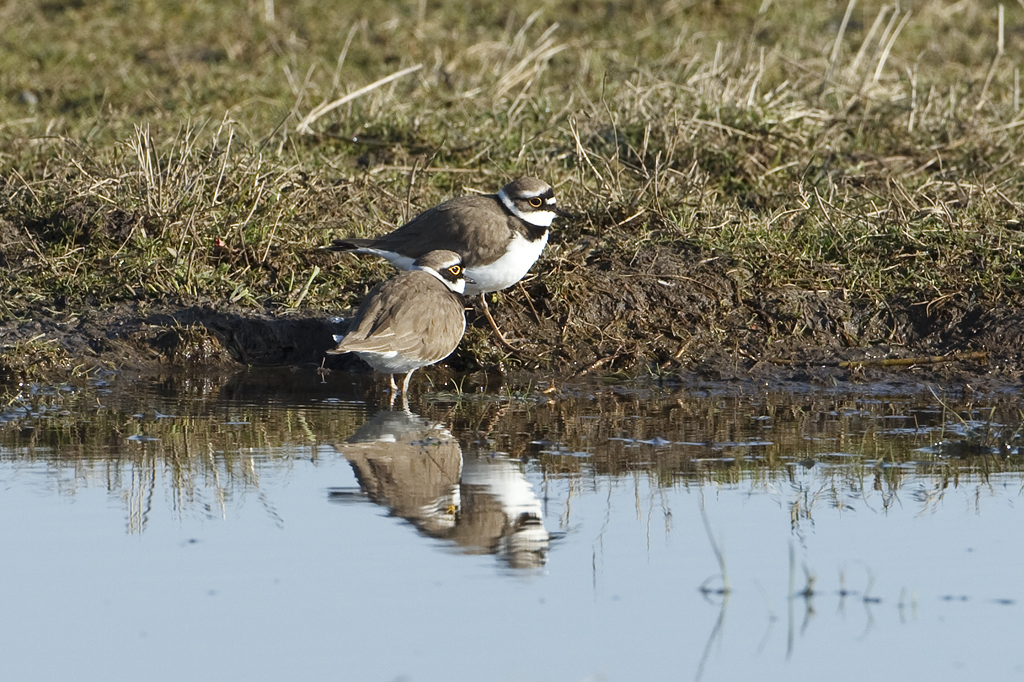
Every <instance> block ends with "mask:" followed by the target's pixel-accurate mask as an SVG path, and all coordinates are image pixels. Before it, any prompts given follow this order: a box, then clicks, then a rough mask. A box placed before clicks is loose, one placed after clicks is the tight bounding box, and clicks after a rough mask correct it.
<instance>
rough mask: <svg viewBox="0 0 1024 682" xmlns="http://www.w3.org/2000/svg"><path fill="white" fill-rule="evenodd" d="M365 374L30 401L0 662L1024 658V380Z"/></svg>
mask: <svg viewBox="0 0 1024 682" xmlns="http://www.w3.org/2000/svg"><path fill="white" fill-rule="evenodd" d="M354 381H355V380H354V379H353V377H351V376H348V375H344V374H338V373H335V374H331V375H327V376H325V377H321V376H319V375H317V374H316V373H315V372H312V371H309V372H307V371H304V370H300V371H290V372H288V371H285V372H268V371H266V370H261V371H254V372H251V373H242V374H239V375H235V376H231V377H226V378H205V379H203V378H200V379H186V378H169V379H164V380H160V381H158V380H146V381H142V380H140V381H137V382H126V381H120V382H117V383H112V384H109V385H99V386H89V387H85V388H83V389H77V390H42V389H38V390H36V391H35V392H34V393H33V392H32V391H26V392H25V393H23V394H22V395H21V396H18V397H16V398H15V399H13V400H12V401H11V402H10V404H9V405H8V406H7V407H6V408H5V410H4V411H2V413H0V489H2V493H0V519H2V523H0V578H2V579H0V604H2V605H3V607H2V608H3V613H4V617H3V618H2V619H0V661H2V662H0V669H2V670H3V679H9V680H50V679H59V678H64V679H75V680H126V679H146V680H181V679H191V680H214V679H219V680H223V679H246V680H281V679H298V680H305V679H345V680H409V681H419V680H500V681H506V680H508V681H512V680H638V679H643V680H678V679H682V680H696V679H701V680H735V679H740V678H741V677H745V678H752V677H754V676H756V677H757V678H758V679H764V680H776V679H786V680H789V679H808V678H810V677H812V676H814V677H824V678H826V679H834V680H861V679H900V678H902V679H968V678H970V679H1000V680H1001V679H1020V678H1022V677H1024V650H1022V649H1021V647H1020V646H1019V641H1020V633H1021V631H1022V625H1024V612H1022V601H1021V600H1022V599H1024V587H1022V583H1021V581H1020V577H1019V572H1020V566H1021V565H1022V564H1024V546H1022V544H1024V543H1022V540H1021V536H1020V532H1019V528H1020V523H1021V514H1020V512H1019V510H1018V507H1019V506H1020V505H1021V496H1022V490H1024V477H1022V473H1021V472H1022V467H1021V462H1022V460H1024V451H1020V450H1019V448H1020V446H1019V444H1018V441H1014V440H1013V432H1014V430H1015V428H1016V426H1019V421H1020V412H1019V410H1020V408H1021V399H1020V397H1019V396H1002V397H999V398H993V399H990V400H988V401H976V402H975V403H973V404H964V403H951V402H948V401H947V402H946V404H945V405H943V404H940V403H939V401H938V400H937V399H936V398H935V397H933V396H931V395H927V396H875V395H871V394H865V395H861V396H844V395H831V394H826V393H791V394H773V395H767V394H766V395H750V394H743V393H736V394H731V393H729V392H727V391H724V390H723V391H704V392H699V393H694V392H686V391H672V392H670V391H665V392H658V391H654V390H639V389H628V388H622V387H603V388H602V387H600V386H592V387H585V388H576V389H573V390H554V391H547V389H546V386H545V385H543V384H542V385H539V386H536V387H534V388H532V389H530V390H528V391H523V392H522V393H516V392H510V391H505V392H501V393H498V394H490V395H471V396H461V397H460V396H455V395H445V394H433V395H429V396H427V397H425V398H423V399H421V400H414V401H413V403H412V405H411V407H412V409H413V410H414V411H415V413H414V414H406V413H403V412H400V411H399V412H382V411H379V410H378V408H377V407H376V405H378V404H382V403H383V400H382V396H377V394H372V398H371V399H370V400H369V402H367V397H366V396H367V394H366V391H367V388H368V387H367V386H366V385H364V384H362V383H358V382H357V383H354ZM1014 420H1016V424H1015V423H1014ZM943 441H944V442H946V443H947V445H945V446H939V447H937V446H935V444H936V443H939V442H943ZM967 442H970V443H972V445H969V446H965V445H963V443H967ZM950 444H959V445H950ZM719 556H720V557H721V561H722V562H723V563H722V564H720V563H719V558H718V557H719ZM723 565H724V571H723V568H722V567H723ZM726 588H728V589H726Z"/></svg>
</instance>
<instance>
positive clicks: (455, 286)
mask: <svg viewBox="0 0 1024 682" xmlns="http://www.w3.org/2000/svg"><path fill="white" fill-rule="evenodd" d="M412 269H413V270H422V271H423V272H429V273H430V274H431V275H433V276H434V277H436V278H437V279H438V280H439V281H440V282H441V284H443V285H445V286H446V287H448V288H449V289H451V290H452V291H454V292H455V293H457V294H464V293H466V280H465V278H462V277H460V278H459V279H457V280H456V281H454V282H452V281H449V280H447V279H445V278H444V277H442V276H441V274H440V273H439V272H438V271H437V270H435V269H434V268H430V267H424V266H422V265H417V266H415V267H413V268H412Z"/></svg>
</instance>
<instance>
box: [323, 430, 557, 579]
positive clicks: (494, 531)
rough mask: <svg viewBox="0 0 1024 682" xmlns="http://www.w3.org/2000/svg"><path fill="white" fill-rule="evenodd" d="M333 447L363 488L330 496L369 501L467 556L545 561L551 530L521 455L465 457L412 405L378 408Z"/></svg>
mask: <svg viewBox="0 0 1024 682" xmlns="http://www.w3.org/2000/svg"><path fill="white" fill-rule="evenodd" d="M335 448H336V449H337V450H338V452H340V453H341V454H342V455H343V456H344V457H345V458H346V459H347V460H348V461H349V463H350V464H351V465H352V469H353V471H354V472H355V476H356V480H357V481H358V482H359V490H358V491H356V490H349V489H343V488H335V489H332V490H331V491H330V499H331V500H332V501H335V502H344V501H349V500H354V499H365V498H369V499H370V500H371V501H372V502H374V503H376V504H379V505H382V506H385V507H387V508H388V509H389V510H390V511H391V513H392V515H394V516H398V517H400V518H403V519H406V520H407V521H409V522H410V523H412V524H413V525H414V526H415V527H416V528H417V529H418V530H419V531H420V532H422V533H423V534H425V535H428V536H430V537H434V538H438V539H443V540H447V541H450V542H452V543H454V544H455V546H457V547H458V548H459V549H461V550H462V551H464V552H466V553H469V554H496V555H497V556H498V557H499V559H501V560H502V561H503V562H504V563H506V564H507V565H509V566H510V567H512V568H538V567H540V566H543V565H544V563H545V562H546V560H547V552H548V546H549V543H550V540H551V535H550V534H549V533H548V532H547V530H546V529H545V528H544V517H543V511H542V508H541V503H540V500H539V499H538V498H537V496H536V494H534V491H533V487H532V486H531V485H530V483H529V481H527V480H526V477H525V476H524V475H523V472H522V471H521V470H520V468H519V463H518V461H517V460H510V459H509V458H508V457H505V456H494V455H491V456H469V457H466V458H463V454H462V447H461V446H460V445H459V441H458V440H457V439H456V438H455V437H454V436H453V435H452V434H451V432H450V431H449V430H448V428H447V427H445V426H444V425H443V424H438V423H435V422H431V421H430V420H428V419H425V418H423V417H421V416H419V415H417V414H414V413H413V412H410V411H408V410H382V411H380V412H378V413H376V414H375V415H373V417H371V418H370V420H369V421H367V422H366V423H365V424H364V425H363V426H362V427H360V428H359V430H358V431H356V432H355V434H353V435H352V437H351V438H349V439H348V440H347V441H346V442H345V443H341V444H337V445H335Z"/></svg>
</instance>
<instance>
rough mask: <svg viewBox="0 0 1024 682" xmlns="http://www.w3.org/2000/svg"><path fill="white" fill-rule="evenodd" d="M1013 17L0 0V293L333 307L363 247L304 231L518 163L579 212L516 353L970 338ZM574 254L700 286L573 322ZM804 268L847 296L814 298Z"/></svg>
mask: <svg viewBox="0 0 1024 682" xmlns="http://www.w3.org/2000/svg"><path fill="white" fill-rule="evenodd" d="M1001 12H1002V13H1001ZM1000 17H1002V18H1000ZM1022 26H1024V9H1022V7H1021V6H1020V5H1018V4H1006V5H1005V6H1004V7H1003V10H1002V11H1001V10H999V9H998V8H989V7H984V8H981V7H979V6H976V5H975V4H974V3H957V4H952V5H950V4H948V3H940V2H916V3H910V4H901V5H890V4H881V3H878V2H867V1H863V0H862V1H860V2H856V3H851V4H849V5H847V4H845V3H820V2H810V1H806V2H805V1H800V2H797V3H786V4H785V5H783V4H782V3H773V2H771V1H770V0H766V1H765V2H763V3H761V4H760V6H758V3H747V2H738V1H733V2H730V1H728V0H727V1H725V2H693V3H683V2H669V3H654V2H650V3H649V2H642V1H638V2H591V1H588V0H583V1H576V2H561V1H557V0H555V1H551V2H543V3H541V2H531V3H525V4H523V3H520V4H517V5H516V7H515V8H514V9H513V8H510V7H509V6H508V5H507V4H500V3H492V2H488V1H487V0H484V1H482V2H473V3H468V2H467V3H437V2H427V1H425V0H422V1H421V2H419V3H413V2H406V3H396V2H364V3H351V4H350V6H343V7H331V6H324V5H323V3H312V2H306V1H305V0H298V1H296V2H293V3H288V4H285V3H274V2H272V1H270V0H268V1H267V2H254V1H250V2H247V3H246V2H233V3H213V2H168V3H157V2H148V3H125V2H114V1H110V2H95V3H83V2H74V1H71V2H61V1H59V0H57V1H48V2H28V3H7V4H5V5H3V6H2V7H0V44H2V48H0V316H2V317H3V318H4V319H5V320H6V321H7V322H9V323H10V322H17V321H26V320H30V319H32V317H33V316H34V315H36V316H37V315H40V314H45V315H51V316H55V317H59V318H63V319H67V318H69V317H74V316H75V315H76V314H78V312H79V311H81V310H82V309H85V308H98V309H103V308H104V307H107V306H112V305H117V304H125V303H131V304H133V305H137V306H138V307H139V310H140V313H139V314H143V313H144V311H145V309H146V308H147V306H150V305H156V304H167V303H168V302H171V303H190V302H196V301H199V302H207V303H210V304H211V305H213V306H215V307H216V306H226V305H232V304H233V305H235V306H241V307H242V308H245V309H251V310H253V311H260V312H262V313H270V314H273V315H275V316H281V315H285V314H287V313H289V311H299V312H302V311H305V313H307V314H324V315H326V314H334V313H337V312H340V311H343V310H344V309H345V308H347V307H348V306H350V305H352V304H354V303H356V302H357V301H358V300H359V299H360V298H361V296H362V295H363V294H364V293H365V291H366V290H367V288H368V287H369V286H370V285H372V284H373V283H374V282H376V281H378V280H379V279H381V278H383V277H385V276H387V274H388V272H389V268H388V267H387V266H386V265H384V264H382V263H380V262H374V261H372V260H361V261H360V260H355V259H352V258H348V257H327V256H320V255H317V254H315V252H314V249H315V248H316V247H317V246H319V245H322V244H325V243H327V242H328V241H329V240H330V238H331V237H333V236H342V235H351V234H356V235H362V234H370V233H379V232H381V231H384V230H386V229H388V228H389V227H391V226H393V225H397V224H400V223H401V222H402V221H403V220H405V219H406V218H408V217H410V216H411V215H413V214H414V213H415V212H417V211H418V210H421V209H423V208H426V207H428V206H431V205H433V204H435V203H438V202H439V201H441V200H443V199H445V198H448V197H450V196H453V195H457V194H463V193H465V192H467V191H476V190H479V191H494V190H495V189H496V188H497V187H499V186H500V185H501V184H503V182H504V181H505V179H506V178H508V177H510V176H516V175H520V174H525V173H529V174H533V175H537V176H539V177H542V178H545V179H547V180H548V181H550V182H551V183H552V184H554V185H556V187H557V190H558V192H559V197H560V200H561V201H562V203H563V204H568V205H569V206H570V207H571V208H573V209H574V210H575V211H576V213H577V214H578V219H577V220H574V221H570V222H568V223H563V224H562V227H561V230H560V232H559V233H557V234H556V235H555V236H554V237H553V240H552V246H551V247H550V248H549V250H548V252H547V253H546V256H545V258H544V259H542V261H541V263H539V264H538V266H536V267H535V269H534V271H535V272H536V273H540V277H541V278H542V279H538V280H535V281H534V282H533V283H527V285H526V286H524V287H523V288H513V289H511V290H509V291H508V292H506V293H504V294H502V295H501V296H500V298H502V299H503V301H502V303H503V304H504V305H502V306H501V309H502V310H504V311H505V314H506V316H507V317H506V318H505V319H506V321H507V322H508V323H509V324H512V325H513V326H515V327H516V328H515V331H518V332H520V334H523V335H525V334H528V333H529V329H528V324H534V325H538V326H539V327H541V328H543V327H544V324H543V323H544V322H546V321H547V322H550V325H549V326H551V327H552V329H553V330H554V331H552V332H551V333H552V334H553V335H554V336H552V337H551V338H552V341H551V342H550V343H549V346H551V347H554V346H556V345H557V346H559V347H561V348H563V350H561V351H559V352H553V351H551V350H550V348H548V349H547V350H545V349H541V350H540V351H538V353H537V357H538V359H539V362H540V364H544V363H549V364H550V363H556V364H557V362H558V361H561V362H563V363H564V364H566V365H571V366H577V367H579V366H589V364H592V363H593V362H600V361H601V359H602V358H612V359H613V360H616V359H617V358H619V356H622V357H623V358H625V359H626V361H635V360H637V359H639V358H641V357H642V356H644V355H645V354H646V355H651V356H653V357H654V360H656V361H657V362H658V363H659V364H661V365H663V364H664V362H665V360H666V359H668V358H675V359H676V360H680V361H684V360H686V359H696V360H699V359H700V357H701V355H700V352H699V351H698V350H697V346H701V347H706V346H707V344H708V343H710V342H714V341H717V342H719V343H721V344H723V345H725V346H728V345H729V343H728V342H729V338H726V337H732V336H733V335H732V334H731V332H730V331H729V330H730V329H731V328H732V327H736V326H740V327H743V328H744V329H747V330H755V331H757V332H758V333H759V334H760V336H761V345H760V346H759V348H758V349H756V350H755V351H748V353H750V354H753V355H757V354H758V353H761V352H765V349H767V348H770V347H771V344H772V342H773V341H774V340H775V339H777V338H778V337H779V336H782V335H787V336H794V335H795V336H798V337H799V336H804V337H806V342H807V343H809V344H810V343H816V344H822V343H824V341H825V339H826V338H827V337H830V336H831V337H833V338H835V339H837V342H838V343H841V344H843V345H860V346H863V345H870V344H875V343H882V342H886V343H897V344H899V343H910V342H912V341H913V340H914V339H913V338H912V337H913V336H914V334H918V335H919V336H920V337H921V338H924V337H925V336H928V335H929V334H933V335H934V334H939V333H941V334H946V335H947V336H950V334H952V335H953V336H956V338H957V339H959V340H958V341H957V343H958V344H959V345H960V346H964V345H969V343H968V341H969V339H970V333H971V332H970V329H969V328H960V327H957V329H956V334H953V332H951V331H950V329H951V328H952V327H951V325H955V324H959V323H960V322H961V321H962V320H964V319H965V318H970V317H971V316H972V315H974V316H978V315H983V314H987V313H988V312H990V311H993V310H997V309H1001V310H1007V309H1011V310H1020V308H1021V301H1022V298H1024V281H1022V278H1024V264H1022V256H1021V253H1022V251H1021V250H1022V248H1024V232H1022V226H1021V223H1020V217H1021V216H1020V207H1021V202H1020V196H1021V191H1020V190H1021V183H1022V180H1024V175H1022V174H1021V172H1020V166H1021V162H1022V161H1024V154H1022V148H1021V140H1020V138H1021V131H1022V130H1024V129H1022V127H1021V126H1022V120H1021V112H1020V105H1021V96H1020V85H1019V82H1020V78H1019V61H1020V59H1019V55H1020V54H1021V49H1022V47H1024V31H1022ZM403 72H404V73H403ZM391 76H397V77H395V78H394V79H393V80H390V81H388V82H385V83H383V84H379V85H376V86H375V87H372V88H370V89H368V90H367V91H365V92H363V93H362V94H359V95H357V96H354V97H351V98H350V99H349V100H348V101H347V102H345V103H343V104H340V105H338V106H336V107H333V108H330V107H329V106H324V105H331V104H332V103H336V102H337V101H338V100H339V99H340V98H343V97H345V96H346V95H351V94H354V93H357V91H359V90H360V89H361V88H364V87H366V86H370V85H373V84H375V83H378V82H379V81H380V80H381V79H386V78H388V77H391ZM654 252H658V253H665V254H668V255H671V256H679V255H680V254H682V256H683V257H685V260H686V262H687V263H689V264H690V265H692V267H695V268H698V270H694V271H692V272H691V271H689V270H683V269H677V270H673V271H672V272H667V271H657V268H658V267H660V266H658V265H657V263H658V262H660V261H651V260H645V259H644V258H643V256H644V255H645V254H649V253H654ZM699 268H703V269H699ZM709 268H710V269H713V271H711V270H709ZM592 271H595V272H601V271H609V272H611V273H613V275H614V276H615V277H644V276H649V278H651V280H652V281H656V280H657V279H659V278H660V280H661V281H662V282H667V284H666V285H665V286H668V285H677V286H690V285H693V286H694V287H695V288H694V289H693V295H692V296H690V298H686V297H682V298H680V299H679V301H676V300H675V299H673V300H672V302H671V305H673V306H674V305H677V304H678V305H683V303H682V302H680V301H683V300H684V299H685V300H686V301H690V303H691V304H692V306H691V309H690V310H687V311H684V313H685V314H683V315H682V317H677V318H676V319H675V320H674V321H673V319H671V318H672V314H671V313H665V314H661V315H659V314H658V312H657V311H653V312H652V313H651V314H652V315H654V318H653V319H659V318H660V317H664V318H666V323H665V325H664V326H663V327H662V326H659V327H658V328H657V329H653V328H652V329H651V330H650V331H651V335H652V336H657V337H658V338H657V339H654V340H646V341H645V340H644V339H643V333H644V329H640V330H639V331H637V330H635V329H633V330H632V331H630V330H627V329H625V328H624V329H623V330H621V333H619V332H617V331H616V330H615V329H612V328H611V327H604V328H602V330H601V331H600V333H598V330H595V329H591V328H590V327H594V326H596V325H598V324H599V323H598V322H596V321H595V320H596V318H594V319H590V318H588V316H587V315H586V314H584V313H582V312H581V310H582V309H584V308H586V306H587V301H588V300H591V298H592V297H591V293H592V292H593V291H594V288H595V287H605V288H606V289H608V290H609V291H611V292H615V291H621V289H620V285H621V282H620V281H619V280H616V279H607V278H606V279H599V280H594V279H592V278H591V275H590V273H591V272H592ZM673 273H674V274H673ZM671 276H674V277H676V278H677V280H672V279H666V277H671ZM697 279H700V280H701V282H703V289H702V288H701V282H696V283H694V282H692V281H691V280H697ZM650 286H651V287H656V286H657V285H656V284H653V283H652V284H650ZM787 290H797V291H800V292H804V294H805V295H804V296H803V297H802V298H800V299H799V301H798V302H795V303H794V302H793V301H790V300H789V299H786V297H785V296H784V295H782V294H779V293H778V292H783V294H784V293H785V291H787ZM702 291H703V292H704V293H703V294H702V293H701V292H702ZM767 291H773V292H776V294H775V299H773V300H774V303H772V304H771V305H767V304H764V302H763V301H761V303H760V304H758V305H757V306H754V308H756V310H754V311H753V312H752V310H753V309H752V308H751V307H750V305H748V304H749V302H750V301H755V300H758V299H760V298H761V297H762V295H763V294H764V292H767ZM823 293H827V297H828V300H829V301H832V302H833V303H836V302H841V303H842V305H843V306H845V309H846V310H848V311H849V310H853V311H854V312H848V313H845V317H844V314H839V315H838V316H837V315H835V314H832V313H830V314H829V315H830V321H829V323H828V324H819V323H818V322H816V321H815V320H816V318H815V316H814V314H813V313H809V312H808V311H807V306H808V301H809V300H811V299H810V298H808V296H810V295H811V294H815V295H821V294H823ZM648 299H650V300H651V301H653V300H654V299H653V298H651V297H650V296H648ZM691 299H692V300H691ZM697 299H700V300H697ZM705 299H706V300H705ZM645 300H647V299H645ZM537 301H541V302H542V303H543V305H542V306H541V305H540V304H537V305H534V309H533V310H532V311H530V314H529V315H528V316H526V317H516V314H517V311H527V310H530V305H531V304H534V303H536V302H537ZM593 304H594V305H598V304H600V305H608V304H609V303H608V301H607V300H605V301H596V302H595V303H593ZM574 306H575V307H574ZM744 306H746V307H745V308H744ZM538 308H539V309H538ZM584 312H585V311H584ZM730 315H734V316H736V317H737V318H738V317H739V316H742V315H746V316H747V318H749V319H746V320H738V319H737V320H734V321H733V322H731V323H729V322H727V319H728V318H729V316H730ZM758 316H760V317H761V318H763V319H761V320H760V321H758V320H756V319H754V318H757V317H758ZM650 319H651V318H649V319H648V321H647V322H646V324H648V325H651V322H650V321H649V320H650ZM588 324H589V325H590V327H588ZM629 324H632V325H633V326H634V327H635V326H637V325H638V324H639V325H641V326H642V325H643V324H645V323H644V322H643V321H633V322H631V323H629ZM730 325H731V326H730ZM922 325H932V326H933V327H934V328H935V329H934V330H932V331H928V330H925V329H923V328H922ZM936 325H937V326H936ZM961 326H962V325H961ZM609 329H610V330H611V331H609ZM915 330H916V331H915ZM935 330H938V331H935ZM627 332H630V333H631V334H632V336H631V338H630V340H629V343H626V342H625V341H623V339H624V338H625V336H627V335H628V334H627ZM957 334H958V335H959V336H957ZM616 336H618V337H622V338H616ZM695 339H699V340H700V343H699V344H695V343H693V341H694V340H695ZM965 339H966V341H965ZM25 342H26V340H25V339H24V338H22V339H19V340H18V343H22V344H23V343H25ZM40 342H41V341H40V340H39V339H36V340H34V341H33V343H35V344H37V345H38V344H39V343H40ZM573 342H578V343H579V344H581V345H588V346H589V347H590V349H589V350H588V351H587V352H586V353H583V354H581V355H580V356H579V357H572V355H573V354H572V353H569V352H567V351H564V347H565V346H567V345H569V344H571V343H573ZM5 343H6V346H7V349H8V351H10V349H11V348H12V347H13V346H12V344H13V343H14V341H13V340H10V339H8V340H7V341H6V342H5ZM469 343H470V344H471V345H472V344H475V345H474V348H473V352H475V353H476V354H477V355H478V356H480V357H487V358H496V357H499V354H498V352H497V351H496V350H495V349H493V348H491V347H490V346H489V345H488V340H487V337H486V335H485V334H482V333H481V334H477V335H473V334H471V335H470V339H469ZM954 345H956V344H954ZM645 346H646V347H647V348H648V350H647V351H646V352H645V350H644V347H645ZM732 350H736V349H732ZM559 353H560V354H559ZM616 353H617V354H618V355H615V354H616ZM613 356H614V357H613ZM616 361H617V360H616ZM610 364H611V363H610Z"/></svg>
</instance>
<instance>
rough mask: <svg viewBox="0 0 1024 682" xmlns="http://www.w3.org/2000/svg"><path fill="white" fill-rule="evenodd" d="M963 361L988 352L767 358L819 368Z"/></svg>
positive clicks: (787, 363)
mask: <svg viewBox="0 0 1024 682" xmlns="http://www.w3.org/2000/svg"><path fill="white" fill-rule="evenodd" d="M961 360H981V361H982V362H985V361H987V360H988V351H985V350H981V351H973V352H968V353H951V354H950V355H925V356H921V357H914V358H871V359H868V360H832V361H829V362H806V361H801V360H787V359H785V358H765V359H764V361H765V362H770V363H772V364H773V365H817V366H819V367H843V368H853V367H909V366H910V365H937V364H941V363H943V362H958V361H961Z"/></svg>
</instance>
